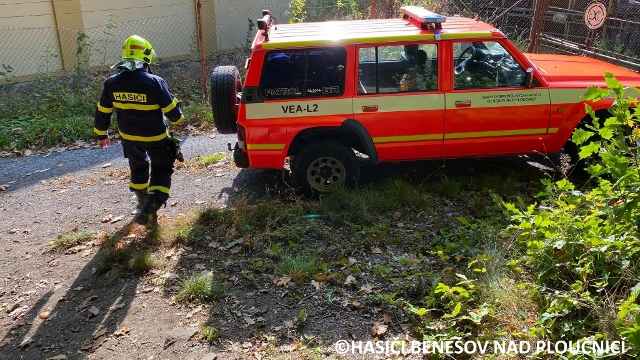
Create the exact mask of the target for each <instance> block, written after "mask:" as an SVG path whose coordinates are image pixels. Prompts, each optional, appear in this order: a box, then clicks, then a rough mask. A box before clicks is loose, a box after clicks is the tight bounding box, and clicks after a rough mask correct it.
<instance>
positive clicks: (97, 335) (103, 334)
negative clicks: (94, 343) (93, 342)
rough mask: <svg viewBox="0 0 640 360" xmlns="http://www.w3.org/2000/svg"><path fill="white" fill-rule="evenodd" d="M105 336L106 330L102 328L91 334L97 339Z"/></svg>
mask: <svg viewBox="0 0 640 360" xmlns="http://www.w3.org/2000/svg"><path fill="white" fill-rule="evenodd" d="M106 334H107V329H105V328H102V329H100V330H98V331H96V332H95V333H93V338H94V339H97V338H99V337H101V336H105V335H106Z"/></svg>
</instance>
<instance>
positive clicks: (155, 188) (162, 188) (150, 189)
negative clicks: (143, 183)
mask: <svg viewBox="0 0 640 360" xmlns="http://www.w3.org/2000/svg"><path fill="white" fill-rule="evenodd" d="M156 190H158V191H160V192H163V193H165V194H168V193H169V188H167V187H164V186H160V185H154V186H149V190H148V191H147V192H152V191H156Z"/></svg>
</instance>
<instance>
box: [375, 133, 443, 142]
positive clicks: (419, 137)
mask: <svg viewBox="0 0 640 360" xmlns="http://www.w3.org/2000/svg"><path fill="white" fill-rule="evenodd" d="M420 140H442V134H427V135H407V136H382V137H374V138H373V142H374V143H387V142H403V141H420Z"/></svg>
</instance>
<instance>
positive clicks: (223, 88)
mask: <svg viewBox="0 0 640 360" xmlns="http://www.w3.org/2000/svg"><path fill="white" fill-rule="evenodd" d="M239 92H242V83H241V82H240V73H239V72H238V68H236V67H235V66H217V67H216V68H215V69H213V73H212V74H211V112H212V113H213V123H214V124H215V125H216V128H217V129H218V132H219V133H221V134H235V133H236V121H237V120H238V103H239V100H238V93H239Z"/></svg>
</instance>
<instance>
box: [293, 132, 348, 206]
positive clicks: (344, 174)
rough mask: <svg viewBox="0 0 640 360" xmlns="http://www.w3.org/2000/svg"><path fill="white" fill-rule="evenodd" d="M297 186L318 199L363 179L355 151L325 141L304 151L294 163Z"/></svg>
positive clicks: (338, 143) (337, 143) (297, 155)
mask: <svg viewBox="0 0 640 360" xmlns="http://www.w3.org/2000/svg"><path fill="white" fill-rule="evenodd" d="M291 173H292V180H293V185H294V186H295V187H296V188H297V189H300V190H301V191H302V192H303V193H304V194H305V195H308V196H318V195H320V194H323V193H329V192H333V191H335V190H337V189H339V188H340V187H343V186H353V185H355V184H356V183H357V182H358V180H359V179H360V166H359V165H358V159H357V158H356V155H355V153H354V152H353V150H352V149H351V148H350V147H348V146H346V145H344V144H342V143H340V142H334V141H322V142H317V143H314V144H311V145H309V146H307V147H305V148H303V149H302V150H301V151H300V152H299V153H298V154H296V156H295V157H294V159H293V163H292V164H291Z"/></svg>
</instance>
